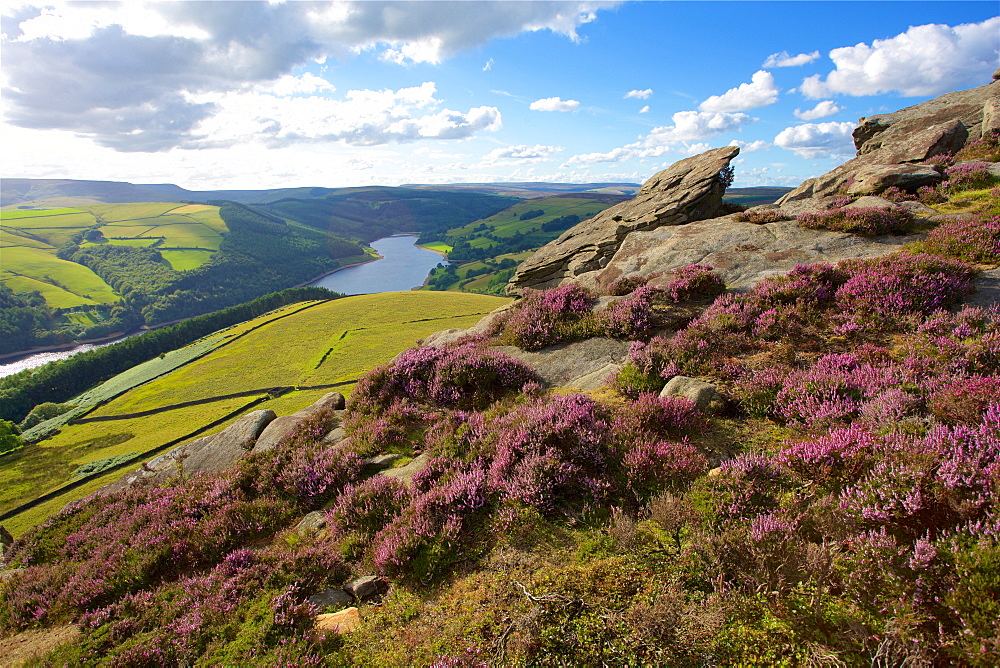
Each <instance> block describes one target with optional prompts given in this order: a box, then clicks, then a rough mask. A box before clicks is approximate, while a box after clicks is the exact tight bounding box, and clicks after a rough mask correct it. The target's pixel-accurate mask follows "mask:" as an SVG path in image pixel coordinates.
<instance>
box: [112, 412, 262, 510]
mask: <svg viewBox="0 0 1000 668" xmlns="http://www.w3.org/2000/svg"><path fill="white" fill-rule="evenodd" d="M276 417H277V415H276V414H275V412H274V411H272V410H270V409H265V410H259V411H253V412H251V413H247V414H246V415H244V416H243V417H241V418H240V419H238V420H237V421H236V422H234V423H232V424H231V425H229V426H228V427H226V428H225V429H224V430H222V431H221V432H219V433H217V434H212V435H210V436H204V437H202V438H199V439H196V440H194V441H191V442H189V443H185V444H184V445H181V446H178V447H176V448H174V449H173V450H170V451H169V452H167V453H164V454H162V455H160V456H159V457H156V458H155V459H151V460H150V461H149V462H147V463H145V464H143V466H142V468H140V469H138V470H136V471H133V472H132V473H129V474H127V475H124V476H122V477H121V478H119V479H118V480H116V481H114V482H112V483H109V484H107V485H105V486H104V487H102V488H101V489H100V490H98V492H97V493H99V494H110V493H112V492H116V491H118V490H120V489H123V488H125V487H128V486H130V485H133V484H135V483H137V482H139V481H143V480H148V481H151V482H154V483H160V482H163V481H165V480H167V479H168V478H172V477H174V476H176V475H184V476H185V477H190V476H192V475H194V474H195V473H215V472H217V471H223V470H225V469H227V468H229V467H230V466H232V465H233V464H235V463H236V462H237V461H239V460H240V459H241V458H242V457H243V456H245V455H246V454H247V453H248V452H249V451H250V450H251V449H252V448H253V447H254V443H256V441H257V438H258V437H259V436H260V435H261V433H262V432H263V431H264V430H265V428H266V427H267V426H268V425H269V424H270V423H271V422H272V421H273V420H274V419H275V418H276Z"/></svg>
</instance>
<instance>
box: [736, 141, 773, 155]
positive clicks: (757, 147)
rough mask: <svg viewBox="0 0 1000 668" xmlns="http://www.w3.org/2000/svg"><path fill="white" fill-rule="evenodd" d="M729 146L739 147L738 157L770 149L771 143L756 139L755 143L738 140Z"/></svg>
mask: <svg viewBox="0 0 1000 668" xmlns="http://www.w3.org/2000/svg"><path fill="white" fill-rule="evenodd" d="M729 145H730V146H739V147H740V155H745V154H747V153H754V152H755V151H762V150H764V149H766V148H771V142H767V141H764V140H763V139H757V140H756V141H740V140H739V139H734V140H732V141H731V142H729Z"/></svg>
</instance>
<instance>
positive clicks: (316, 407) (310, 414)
mask: <svg viewBox="0 0 1000 668" xmlns="http://www.w3.org/2000/svg"><path fill="white" fill-rule="evenodd" d="M343 408H344V395H342V394H341V393H340V392H330V393H328V394H324V395H323V396H322V397H320V398H319V399H318V400H317V401H316V402H315V403H314V404H312V405H310V406H306V407H305V408H303V409H302V410H300V411H298V412H297V413H293V414H291V415H285V416H283V417H280V418H277V419H276V420H274V421H273V422H271V424H269V425H267V428H266V429H265V430H264V431H263V432H262V433H261V435H260V436H259V437H258V438H257V443H256V444H255V445H254V448H253V452H254V453H258V452H267V451H268V450H272V449H274V448H275V446H277V445H278V443H280V442H281V440H282V439H283V438H285V437H286V436H288V435H290V434H292V433H293V432H294V431H295V430H296V429H298V428H299V426H300V425H302V423H304V422H306V421H308V420H311V419H312V418H314V417H316V416H317V415H319V414H320V413H322V412H324V411H339V410H343ZM334 417H335V418H337V417H339V416H338V415H336V413H335V414H334ZM327 426H328V427H332V426H333V425H332V424H328V425H327Z"/></svg>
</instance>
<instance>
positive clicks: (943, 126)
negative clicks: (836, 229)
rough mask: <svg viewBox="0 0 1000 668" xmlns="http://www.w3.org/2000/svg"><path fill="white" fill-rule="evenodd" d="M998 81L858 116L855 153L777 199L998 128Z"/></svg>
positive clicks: (827, 188)
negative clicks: (860, 117) (898, 107)
mask: <svg viewBox="0 0 1000 668" xmlns="http://www.w3.org/2000/svg"><path fill="white" fill-rule="evenodd" d="M998 100H1000V82H997V81H994V82H992V83H989V84H987V85H985V86H980V87H979V88H972V89H970V90H961V91H956V92H954V93H947V94H945V95H941V96H940V97H936V98H934V99H933V100H928V101H926V102H921V103H920V104H916V105H913V106H912V107H907V108H905V109H900V110H899V111H895V112H893V113H891V114H878V115H876V116H869V117H867V118H862V119H861V120H860V121H859V125H858V127H857V128H856V129H855V130H854V146H855V148H856V149H857V157H855V158H854V159H852V160H848V161H847V162H845V163H844V164H843V165H840V166H839V167H837V168H835V169H833V170H831V171H829V172H827V173H826V174H823V175H822V176H817V177H816V178H814V179H809V180H808V181H805V182H803V183H802V185H800V186H799V187H798V188H796V189H795V190H793V191H791V192H790V193H788V194H786V195H785V196H784V197H782V198H781V199H780V200H778V204H779V205H780V206H784V205H785V204H786V203H788V202H794V201H796V200H803V199H814V198H817V197H823V196H826V195H831V194H833V193H836V192H838V191H839V190H841V189H843V188H845V187H847V186H848V184H849V183H850V181H851V179H852V178H855V179H856V176H855V175H856V174H857V173H858V172H859V171H860V170H862V169H863V168H865V167H869V166H874V165H879V166H881V167H882V168H883V169H885V168H886V166H890V165H900V164H906V163H919V162H923V161H925V160H927V159H928V158H931V157H933V156H935V155H937V154H940V153H948V152H955V151H957V150H959V149H961V148H962V147H963V146H964V145H965V144H966V142H967V141H969V140H975V139H979V138H981V137H983V136H985V135H988V134H989V133H990V132H992V131H993V130H995V129H997V123H998V119H997V104H998Z"/></svg>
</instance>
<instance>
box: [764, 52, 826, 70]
mask: <svg viewBox="0 0 1000 668" xmlns="http://www.w3.org/2000/svg"><path fill="white" fill-rule="evenodd" d="M817 58H819V51H813V52H812V53H800V54H798V55H797V56H793V55H791V54H790V53H788V52H787V51H782V52H781V53H772V54H771V55H770V56H768V57H767V60H765V61H764V64H763V65H761V67H798V66H800V65H808V64H809V63H811V62H812V61H814V60H816V59H817Z"/></svg>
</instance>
